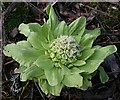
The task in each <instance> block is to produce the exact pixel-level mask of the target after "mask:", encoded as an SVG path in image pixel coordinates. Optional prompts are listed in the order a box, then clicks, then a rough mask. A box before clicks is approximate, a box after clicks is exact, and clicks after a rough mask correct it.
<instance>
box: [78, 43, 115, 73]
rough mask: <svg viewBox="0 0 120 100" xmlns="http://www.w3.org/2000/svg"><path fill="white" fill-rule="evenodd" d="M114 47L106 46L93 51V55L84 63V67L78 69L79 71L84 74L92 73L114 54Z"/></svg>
mask: <svg viewBox="0 0 120 100" xmlns="http://www.w3.org/2000/svg"><path fill="white" fill-rule="evenodd" d="M116 50H117V49H116V47H115V46H112V45H110V46H106V47H101V48H99V49H97V50H95V52H94V54H93V55H92V56H91V57H90V58H89V59H88V60H87V61H86V65H83V66H81V67H79V69H81V70H85V72H88V73H93V72H94V71H95V70H97V68H98V67H99V65H100V64H101V63H102V62H103V61H104V59H105V58H106V57H107V56H108V55H110V54H112V53H114V52H116Z"/></svg>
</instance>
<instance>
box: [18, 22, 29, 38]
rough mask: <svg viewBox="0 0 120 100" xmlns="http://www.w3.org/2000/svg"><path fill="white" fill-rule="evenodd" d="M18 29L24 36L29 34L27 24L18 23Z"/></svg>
mask: <svg viewBox="0 0 120 100" xmlns="http://www.w3.org/2000/svg"><path fill="white" fill-rule="evenodd" d="M18 29H19V31H20V33H21V34H24V35H25V36H26V37H28V36H29V35H30V29H29V25H28V24H24V23H22V24H20V25H19V28H18Z"/></svg>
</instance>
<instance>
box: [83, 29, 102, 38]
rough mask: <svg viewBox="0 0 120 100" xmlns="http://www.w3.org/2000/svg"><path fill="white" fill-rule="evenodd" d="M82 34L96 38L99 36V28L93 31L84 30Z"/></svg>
mask: <svg viewBox="0 0 120 100" xmlns="http://www.w3.org/2000/svg"><path fill="white" fill-rule="evenodd" d="M84 34H90V35H93V36H94V38H96V37H97V36H99V35H100V28H95V29H94V30H87V29H85V32H84Z"/></svg>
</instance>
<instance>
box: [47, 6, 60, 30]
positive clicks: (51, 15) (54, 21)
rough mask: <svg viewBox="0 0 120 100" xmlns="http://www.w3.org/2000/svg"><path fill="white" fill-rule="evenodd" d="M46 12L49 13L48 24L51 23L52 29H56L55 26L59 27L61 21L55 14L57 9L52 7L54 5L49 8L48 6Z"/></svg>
mask: <svg viewBox="0 0 120 100" xmlns="http://www.w3.org/2000/svg"><path fill="white" fill-rule="evenodd" d="M46 12H47V14H48V15H49V19H48V20H47V24H48V25H49V27H50V29H51V30H52V31H54V30H55V28H56V27H57V25H58V23H59V21H58V19H57V16H56V14H55V11H54V9H53V7H52V5H49V6H48V7H47V8H46Z"/></svg>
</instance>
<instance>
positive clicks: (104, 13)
mask: <svg viewBox="0 0 120 100" xmlns="http://www.w3.org/2000/svg"><path fill="white" fill-rule="evenodd" d="M84 6H85V7H87V8H89V9H92V10H95V11H97V12H99V13H102V14H103V15H107V16H109V17H111V18H116V17H115V16H112V15H110V14H108V13H106V12H103V11H101V10H98V9H95V8H93V7H90V6H88V5H84Z"/></svg>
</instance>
